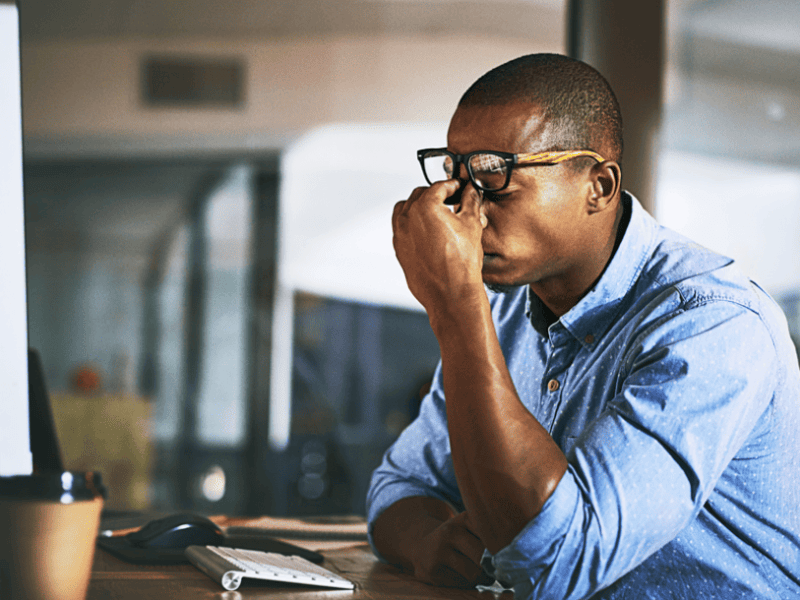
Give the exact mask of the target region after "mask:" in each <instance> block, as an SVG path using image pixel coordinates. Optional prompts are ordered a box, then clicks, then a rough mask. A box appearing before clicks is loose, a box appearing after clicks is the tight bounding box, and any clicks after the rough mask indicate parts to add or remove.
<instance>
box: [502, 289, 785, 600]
mask: <svg viewBox="0 0 800 600" xmlns="http://www.w3.org/2000/svg"><path fill="white" fill-rule="evenodd" d="M775 362H776V361H775V348H774V346H773V342H772V338H771V336H770V334H769V332H768V331H767V329H766V327H764V325H763V323H762V322H761V320H760V318H759V316H758V315H757V314H755V313H753V312H751V311H750V310H748V309H746V308H743V307H741V306H739V305H736V304H734V303H730V302H715V303H710V304H708V305H705V306H703V307H702V308H696V309H693V310H686V311H681V312H679V313H678V314H675V315H672V316H671V317H670V318H669V319H665V320H664V321H662V322H661V323H659V324H658V325H657V326H654V327H651V328H649V329H648V330H647V331H646V332H643V333H642V334H641V335H640V336H638V337H637V338H636V339H635V341H634V343H633V344H631V347H630V349H629V351H628V353H627V354H626V356H625V361H624V362H623V364H621V365H619V366H618V370H619V384H618V389H617V392H616V394H615V395H614V396H613V399H612V400H611V401H610V402H609V403H608V404H607V406H606V407H605V409H604V410H603V412H602V413H601V414H600V416H599V418H597V419H596V420H594V422H592V423H591V424H589V425H588V426H587V428H586V429H585V431H584V432H583V433H582V435H581V436H580V438H579V439H578V440H577V442H576V444H575V445H574V447H573V449H572V451H571V452H570V453H569V455H568V461H569V468H568V471H567V473H566V474H565V475H564V477H563V478H562V480H561V482H560V483H559V485H558V486H557V488H556V490H555V492H554V493H553V495H552V496H551V497H550V498H549V499H548V501H547V502H546V503H545V505H544V507H543V509H542V511H541V512H540V513H539V515H538V516H537V517H536V518H535V519H534V520H533V521H531V522H530V523H529V524H528V525H527V526H526V527H525V528H524V529H523V530H522V531H521V532H520V533H519V534H518V535H517V536H516V537H515V539H514V540H513V541H512V542H511V543H510V544H509V545H508V546H507V547H506V548H503V549H502V550H500V551H499V552H498V553H497V554H495V555H494V556H493V557H492V563H493V566H494V569H495V572H496V574H497V577H498V579H502V580H505V581H508V582H509V583H511V584H512V585H513V587H514V591H515V597H517V598H554V599H558V600H568V599H575V598H587V597H589V596H591V595H592V594H594V593H596V592H597V591H598V590H601V589H603V588H604V587H606V586H608V585H610V584H611V583H613V582H614V581H616V580H617V579H619V578H620V577H622V576H623V575H625V574H626V573H627V572H629V571H630V570H632V569H634V568H635V567H636V566H637V565H639V564H641V563H642V562H643V561H644V560H646V559H647V558H648V557H649V556H650V555H652V554H653V553H654V552H656V551H657V550H659V549H660V548H661V547H663V546H664V545H665V544H667V543H668V542H670V541H671V540H672V539H674V538H675V537H676V536H677V535H678V534H679V533H680V532H681V530H683V529H684V528H685V527H686V526H687V525H688V524H689V523H690V522H691V521H692V520H693V519H694V518H695V517H696V516H697V514H698V512H699V511H700V510H701V508H702V507H703V505H704V503H705V502H706V501H707V500H708V498H709V496H710V495H711V493H712V491H713V490H714V487H715V485H716V484H717V482H718V480H719V478H720V476H721V475H722V473H723V471H724V470H725V468H726V467H727V465H728V464H729V463H730V461H731V459H732V458H733V457H734V456H735V455H736V453H737V451H738V450H739V449H740V448H741V447H742V444H743V443H744V442H745V440H746V439H747V437H748V435H750V433H751V432H752V431H753V428H754V427H755V426H756V424H757V422H758V420H759V418H760V417H761V416H762V414H763V413H764V412H765V411H766V410H767V408H768V406H769V403H770V399H771V397H772V393H773V390H774V386H775V377H777V376H778V375H777V374H776V371H775V368H774V364H775Z"/></svg>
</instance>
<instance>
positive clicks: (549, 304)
mask: <svg viewBox="0 0 800 600" xmlns="http://www.w3.org/2000/svg"><path fill="white" fill-rule="evenodd" d="M630 212H631V209H630V207H629V206H628V203H627V202H625V201H624V200H623V198H620V199H619V201H618V202H617V210H616V214H615V217H614V225H613V226H612V228H611V230H610V233H609V235H608V237H607V241H606V243H605V245H604V246H603V248H602V249H601V251H600V256H601V257H602V256H605V257H606V258H605V260H604V261H602V262H601V263H600V265H601V266H600V268H599V269H597V270H596V274H595V275H594V277H592V279H590V282H591V283H590V284H589V285H578V286H577V287H578V290H577V291H575V290H571V289H570V288H569V287H568V286H561V287H560V289H554V288H552V287H550V289H548V287H549V286H547V287H546V286H542V285H539V284H531V286H530V287H531V291H532V292H533V293H534V294H535V295H536V296H537V297H538V298H539V299H540V300H541V301H542V304H543V307H546V308H547V309H548V311H549V312H550V313H552V315H547V317H548V325H549V324H551V323H554V322H555V321H556V320H558V318H559V317H561V315H564V314H566V313H567V312H568V311H569V310H570V309H571V308H572V307H573V306H575V305H576V304H578V302H580V301H581V299H582V298H583V297H584V296H585V295H586V294H587V293H589V291H590V290H592V289H593V288H594V286H595V285H597V283H598V282H599V281H600V278H601V277H602V276H603V273H605V272H606V269H607V268H608V265H609V264H611V261H612V260H613V258H614V255H615V254H616V253H617V249H618V248H619V245H620V243H621V242H622V238H623V237H624V236H625V230H626V229H627V228H628V222H629V221H630ZM551 319H552V320H551Z"/></svg>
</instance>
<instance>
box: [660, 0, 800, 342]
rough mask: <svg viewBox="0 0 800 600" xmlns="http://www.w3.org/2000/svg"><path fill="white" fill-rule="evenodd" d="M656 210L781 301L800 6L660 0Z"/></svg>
mask: <svg viewBox="0 0 800 600" xmlns="http://www.w3.org/2000/svg"><path fill="white" fill-rule="evenodd" d="M667 7H668V43H667V49H668V54H667V75H668V77H667V86H666V89H667V98H666V106H665V115H664V121H663V133H662V139H663V142H664V144H663V146H664V151H663V152H662V157H661V161H660V171H659V179H658V186H657V197H656V216H657V218H658V219H659V220H660V221H661V222H662V223H663V224H664V225H666V226H668V227H671V228H673V229H676V230H678V231H680V232H681V233H684V234H685V235H687V236H689V237H691V238H693V239H694V240H696V241H698V242H700V243H702V244H704V245H706V246H708V247H710V248H711V249H713V250H716V251H718V252H721V253H723V254H726V255H728V256H730V257H731V258H733V259H735V260H736V261H737V262H738V263H739V265H740V267H741V268H742V269H743V270H744V272H745V273H747V274H748V275H749V276H751V277H752V278H753V279H755V280H756V281H757V282H758V283H759V284H760V285H762V287H764V288H765V289H766V290H767V291H768V292H770V293H771V294H772V295H773V296H775V297H776V299H777V300H778V301H779V302H781V303H783V305H784V308H785V309H786V310H787V313H788V315H789V317H790V323H792V326H793V328H794V333H795V335H797V334H798V333H799V332H798V330H797V319H795V318H792V315H796V314H797V313H798V306H797V301H796V300H795V299H796V298H798V291H800V267H799V266H798V261H797V260H796V257H797V256H798V254H799V253H800V238H798V236H797V230H798V223H800V157H799V156H798V155H797V152H796V148H797V139H798V137H799V136H800V66H798V65H800V60H798V59H799V58H800V56H798V55H799V54H800V43H798V40H800V35H798V33H799V32H800V30H798V28H797V23H798V22H800V4H798V3H796V2H791V1H788V0H765V1H763V2H758V3H752V2H746V1H744V0H737V1H731V2H708V1H698V0H689V1H685V2H670V3H667Z"/></svg>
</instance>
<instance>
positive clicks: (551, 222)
mask: <svg viewBox="0 0 800 600" xmlns="http://www.w3.org/2000/svg"><path fill="white" fill-rule="evenodd" d="M556 135H557V132H555V131H553V128H552V126H551V125H550V124H549V123H547V122H546V121H544V120H543V119H542V113H541V111H540V110H539V109H538V108H537V107H536V106H534V105H530V104H512V105H507V106H488V107H483V106H480V107H460V108H458V110H456V112H455V114H454V115H453V118H452V120H451V122H450V129H449V131H448V135H447V148H448V149H449V150H450V151H451V152H454V153H456V154H466V153H468V152H472V151H475V150H496V151H502V152H513V153H523V152H539V151H544V150H552V149H555V145H556V143H555V142H556V139H557V138H556V137H555V136H556ZM461 176H462V177H464V178H465V177H466V173H465V171H464V169H463V167H462V175H461ZM589 191H591V182H590V179H589V177H588V168H587V169H586V170H585V172H584V171H583V170H573V169H572V168H570V165H568V164H567V163H561V164H558V165H549V166H544V165H540V166H520V167H515V168H514V170H513V171H512V174H511V181H510V183H509V185H508V188H506V189H504V190H502V191H500V192H498V193H496V194H489V193H486V194H484V199H483V202H482V206H481V210H482V211H483V212H484V214H485V215H486V219H487V222H488V224H487V226H486V228H485V229H484V231H483V238H482V243H483V252H484V262H483V279H484V281H485V282H486V283H488V284H495V285H522V284H534V289H535V288H536V284H542V285H548V286H551V285H553V284H554V285H555V287H556V288H561V287H563V286H567V287H569V286H570V280H572V279H576V280H577V279H580V277H581V275H582V273H583V269H584V268H585V263H586V257H587V252H589V253H590V252H591V251H592V239H591V235H592V230H591V228H590V227H589V220H588V214H587V212H588V211H587V209H586V197H587V193H588V192H589ZM465 193H473V191H472V187H471V186H470V187H469V188H468V190H467V191H465ZM587 241H588V242H589V243H588V246H587Z"/></svg>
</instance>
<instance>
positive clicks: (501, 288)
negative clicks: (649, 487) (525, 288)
mask: <svg viewBox="0 0 800 600" xmlns="http://www.w3.org/2000/svg"><path fill="white" fill-rule="evenodd" d="M484 285H485V286H486V288H487V289H488V290H489V291H492V292H494V293H495V294H510V293H512V292H516V291H517V290H518V289H519V287H520V286H518V285H511V284H505V283H486V282H484Z"/></svg>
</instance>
